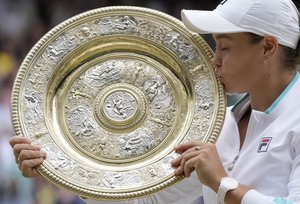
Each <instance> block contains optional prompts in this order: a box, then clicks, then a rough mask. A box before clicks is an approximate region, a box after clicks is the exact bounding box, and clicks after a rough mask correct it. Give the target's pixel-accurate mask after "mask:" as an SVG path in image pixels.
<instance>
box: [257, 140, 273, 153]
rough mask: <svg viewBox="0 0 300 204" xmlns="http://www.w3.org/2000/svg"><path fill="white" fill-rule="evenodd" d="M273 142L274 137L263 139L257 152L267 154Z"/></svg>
mask: <svg viewBox="0 0 300 204" xmlns="http://www.w3.org/2000/svg"><path fill="white" fill-rule="evenodd" d="M271 141H272V137H263V138H262V139H261V141H260V143H259V146H258V149H257V152H258V153H259V152H267V151H268V148H269V145H270V143H271Z"/></svg>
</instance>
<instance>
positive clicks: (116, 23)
mask: <svg viewBox="0 0 300 204" xmlns="http://www.w3.org/2000/svg"><path fill="white" fill-rule="evenodd" d="M96 23H97V24H98V25H99V26H100V33H102V34H112V33H124V32H125V33H131V32H133V31H134V29H135V27H136V25H137V23H136V21H135V19H134V18H133V17H131V16H114V17H105V18H102V19H100V20H99V21H98V22H96Z"/></svg>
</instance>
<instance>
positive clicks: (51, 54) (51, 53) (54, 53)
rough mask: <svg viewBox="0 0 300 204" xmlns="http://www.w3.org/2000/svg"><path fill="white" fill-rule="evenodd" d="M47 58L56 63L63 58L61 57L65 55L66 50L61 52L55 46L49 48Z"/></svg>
mask: <svg viewBox="0 0 300 204" xmlns="http://www.w3.org/2000/svg"><path fill="white" fill-rule="evenodd" d="M46 53H47V57H48V58H49V59H50V60H51V61H54V62H56V61H57V60H59V59H60V58H61V56H62V55H63V54H64V50H61V49H59V48H57V47H55V46H49V47H48V50H47V51H46Z"/></svg>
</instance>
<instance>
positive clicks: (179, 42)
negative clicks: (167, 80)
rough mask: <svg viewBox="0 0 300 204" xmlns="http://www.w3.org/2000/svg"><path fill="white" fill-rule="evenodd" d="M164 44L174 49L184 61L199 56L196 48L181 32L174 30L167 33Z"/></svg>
mask: <svg viewBox="0 0 300 204" xmlns="http://www.w3.org/2000/svg"><path fill="white" fill-rule="evenodd" d="M163 44H164V45H166V46H167V47H168V48H170V49H171V50H173V51H174V52H175V53H177V55H178V56H179V58H180V59H181V60H183V61H188V60H191V59H193V58H194V57H195V56H197V53H196V50H195V49H194V48H193V46H192V45H191V44H189V42H188V41H187V40H186V39H185V38H183V37H182V36H181V35H180V34H179V33H177V32H175V31H172V32H169V33H167V34H166V35H165V37H164V38H163Z"/></svg>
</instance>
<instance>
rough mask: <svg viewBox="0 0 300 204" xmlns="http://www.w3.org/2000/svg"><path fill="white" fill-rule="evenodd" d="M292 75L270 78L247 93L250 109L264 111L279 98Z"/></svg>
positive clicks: (286, 74)
mask: <svg viewBox="0 0 300 204" xmlns="http://www.w3.org/2000/svg"><path fill="white" fill-rule="evenodd" d="M293 77H294V74H291V73H283V74H281V75H278V76H277V77H274V76H270V77H269V78H268V80H266V81H264V82H263V84H261V85H260V86H258V87H257V88H256V89H255V90H253V91H251V92H249V94H250V101H251V102H250V103H251V108H252V109H254V110H257V111H262V112H264V111H266V110H267V109H268V108H269V107H270V106H271V105H272V103H273V102H274V101H275V100H276V99H277V98H278V97H279V96H280V94H281V93H282V92H283V91H284V89H285V88H286V87H287V86H288V84H289V83H290V82H291V80H292V79H293Z"/></svg>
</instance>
